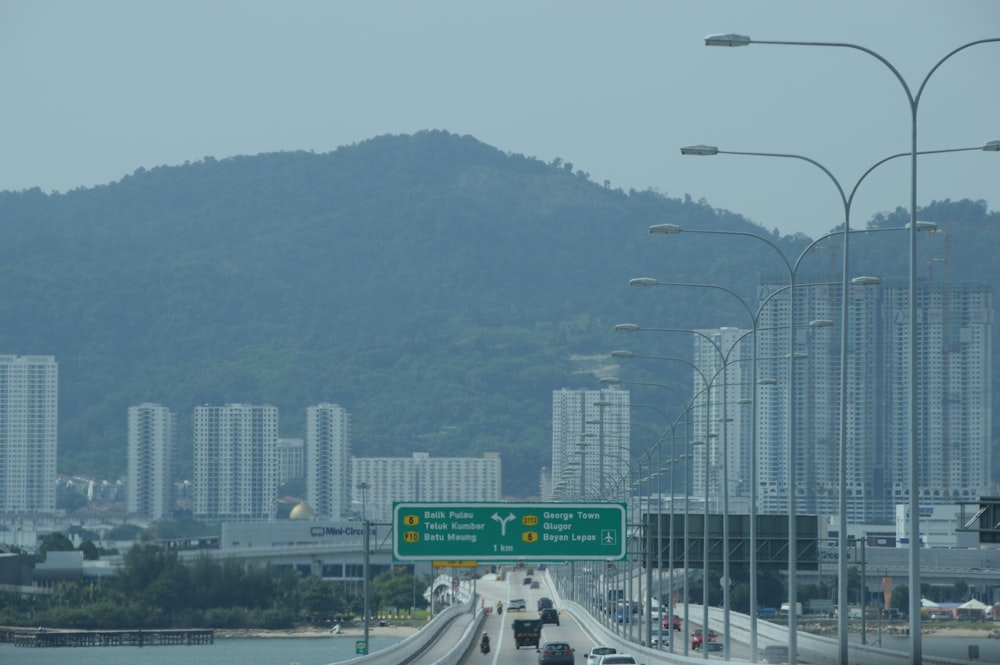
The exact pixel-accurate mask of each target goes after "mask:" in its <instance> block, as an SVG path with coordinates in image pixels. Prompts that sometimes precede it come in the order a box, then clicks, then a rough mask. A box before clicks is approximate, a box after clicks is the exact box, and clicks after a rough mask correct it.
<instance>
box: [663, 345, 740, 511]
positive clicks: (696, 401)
mask: <svg viewBox="0 0 1000 665" xmlns="http://www.w3.org/2000/svg"><path fill="white" fill-rule="evenodd" d="M750 333H751V331H748V330H742V329H740V328H718V329H709V330H695V331H694V335H693V337H694V362H693V365H694V382H693V386H694V392H693V396H692V400H691V405H690V407H689V408H690V414H688V422H690V423H691V437H692V438H691V440H692V441H695V442H698V443H699V444H700V445H698V446H697V447H695V448H693V449H692V450H691V451H688V453H689V454H690V455H691V465H690V467H691V469H692V471H691V481H692V483H691V492H692V494H693V495H694V496H696V497H703V496H705V491H706V487H705V485H706V483H708V488H707V489H708V497H709V505H710V507H711V508H712V509H713V510H721V503H720V502H718V501H717V499H718V498H719V497H721V496H722V487H723V485H724V481H725V483H728V487H729V496H730V498H733V497H749V496H750V463H751V455H752V454H753V450H752V440H753V437H752V432H753V430H752V428H753V412H752V411H751V408H752V405H753V400H752V397H753V363H752V360H753V336H752V335H751V334H750ZM684 452H685V451H684V450H678V451H672V452H670V453H668V454H670V455H681V454H683V453H684ZM744 505H745V504H744Z"/></svg>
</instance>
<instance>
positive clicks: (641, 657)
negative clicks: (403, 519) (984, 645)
mask: <svg viewBox="0 0 1000 665" xmlns="http://www.w3.org/2000/svg"><path fill="white" fill-rule="evenodd" d="M525 576H526V575H525V571H524V570H516V571H513V572H508V574H507V575H505V577H504V579H496V580H494V579H482V580H479V581H478V582H477V584H476V590H475V591H476V596H475V598H473V599H472V600H470V601H469V602H466V603H464V604H463V605H461V606H455V607H452V608H449V610H448V611H447V612H449V613H450V614H449V615H447V616H446V615H445V613H442V614H441V615H439V617H437V618H436V619H435V621H442V622H443V621H444V620H447V621H448V625H447V627H445V628H442V627H441V626H443V625H444V624H443V623H442V624H441V625H439V626H437V627H435V626H434V622H432V623H431V624H429V625H428V627H427V628H425V629H423V630H421V631H420V633H418V635H420V634H423V633H425V632H426V633H427V635H425V636H424V637H425V638H426V639H425V641H426V643H427V644H430V645H432V646H426V645H425V648H424V649H423V650H421V651H419V652H415V653H413V654H409V655H408V656H407V658H405V659H404V658H401V656H403V655H404V654H403V653H401V652H396V653H394V654H390V653H384V655H383V652H379V653H376V654H373V655H371V656H368V657H365V658H364V659H363V661H364V663H365V664H366V665H367V664H371V663H376V665H388V664H389V663H392V664H393V665H401V664H403V663H405V664H406V665H468V664H475V665H534V664H535V663H537V662H538V654H537V653H536V652H535V650H533V649H516V648H515V646H514V643H513V632H512V630H511V620H512V619H515V618H519V617H522V616H524V617H531V618H534V617H536V616H537V611H536V608H537V600H538V598H540V597H542V596H547V597H550V598H552V599H553V601H554V603H555V606H556V608H557V609H558V610H559V612H560V624H559V625H558V626H554V625H546V626H545V627H544V628H543V630H542V642H546V641H560V642H568V643H569V644H570V645H571V646H572V647H573V648H574V649H575V650H576V662H577V663H583V657H584V654H585V653H586V652H587V650H589V649H590V647H592V646H595V645H598V644H605V645H610V646H613V647H615V648H616V649H618V650H619V652H624V653H631V654H634V655H635V656H636V657H637V658H636V660H637V661H638V662H639V663H643V664H645V665H660V664H680V665H694V664H696V663H699V662H702V663H704V662H705V660H715V661H722V660H723V657H722V654H721V653H720V652H709V653H708V655H707V657H706V655H704V654H702V653H701V652H700V651H693V650H689V655H687V656H685V655H683V647H682V645H681V643H680V641H679V639H677V638H676V637H675V638H674V639H675V640H676V642H675V645H674V650H675V653H670V651H669V647H668V646H664V647H663V648H662V649H653V648H649V647H647V646H644V645H643V644H640V643H638V642H636V641H630V640H629V639H628V636H627V633H626V631H621V630H616V629H615V626H614V625H613V624H609V625H605V624H604V623H602V621H601V620H600V618H599V617H595V616H593V615H591V614H590V613H589V611H588V610H587V609H586V608H584V607H583V606H581V605H579V604H577V603H575V602H572V601H570V600H566V599H564V598H562V597H561V595H560V594H559V591H558V589H557V588H556V587H555V585H554V584H553V583H552V580H551V578H550V577H549V575H548V573H547V572H545V573H542V572H539V573H538V574H536V575H535V576H533V578H532V579H533V580H535V581H538V582H539V588H537V589H532V588H531V585H530V584H524V577H525ZM514 598H523V599H524V600H525V603H526V606H527V609H526V611H525V612H504V613H503V614H501V615H497V614H496V612H487V611H486V610H485V608H493V607H494V606H495V605H496V602H497V601H498V600H499V601H501V602H503V604H504V607H506V606H507V604H508V602H509V601H510V600H512V599H514ZM689 615H690V617H691V618H692V622H691V625H692V626H697V623H695V622H694V621H693V619H694V618H696V617H701V616H702V607H701V606H699V605H690V606H689ZM722 621H723V614H722V610H721V609H720V608H709V622H710V625H714V626H721V625H722ZM757 627H758V646H759V647H760V648H761V649H763V648H764V647H766V646H768V645H784V644H787V628H786V627H784V626H781V625H778V624H774V623H770V622H767V621H758V622H757ZM483 631H485V632H487V633H488V634H489V636H490V640H491V643H492V646H493V648H492V650H491V653H490V654H489V655H487V656H483V655H482V654H481V653H480V652H479V649H478V644H479V636H480V635H481V634H482V632H483ZM671 633H672V635H671V637H673V636H679V633H676V632H674V631H671ZM414 637H416V636H414ZM410 639H413V638H410ZM730 641H731V654H730V659H729V660H728V661H727V662H729V663H734V664H737V665H743V664H747V663H752V662H754V660H753V659H752V658H751V654H750V653H749V646H748V645H749V642H750V617H748V616H746V615H743V614H737V613H731V614H730ZM401 644H405V642H404V643H401ZM798 650H799V662H800V663H806V664H810V665H836V663H837V662H838V656H837V640H836V638H832V637H823V636H817V635H811V634H808V633H801V632H800V633H799V636H798ZM386 651H387V652H388V650H386ZM348 662H349V663H351V664H355V665H360V664H361V662H362V659H356V660H352V661H348ZM757 662H761V661H760V659H759V658H758V660H757ZM849 662H850V663H852V665H894V664H897V663H898V664H899V665H904V664H906V663H909V654H908V653H904V652H901V651H892V650H888V649H880V648H877V647H875V646H872V645H862V644H860V643H855V642H852V643H851V644H850V654H849ZM968 662H969V661H967V660H953V659H943V658H934V657H929V656H928V655H927V654H926V653H924V659H923V663H925V664H926V665H960V664H962V663H965V664H966V665H967V664H968Z"/></svg>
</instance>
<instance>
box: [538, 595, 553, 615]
mask: <svg viewBox="0 0 1000 665" xmlns="http://www.w3.org/2000/svg"><path fill="white" fill-rule="evenodd" d="M550 607H554V605H553V604H552V599H551V598H548V597H546V596H542V597H541V598H539V599H538V611H539V612H541V611H542V610H547V609H548V608H550Z"/></svg>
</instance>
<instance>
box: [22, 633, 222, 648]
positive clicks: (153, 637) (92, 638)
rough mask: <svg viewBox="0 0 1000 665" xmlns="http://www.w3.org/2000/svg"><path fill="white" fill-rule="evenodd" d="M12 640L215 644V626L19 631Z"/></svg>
mask: <svg viewBox="0 0 1000 665" xmlns="http://www.w3.org/2000/svg"><path fill="white" fill-rule="evenodd" d="M10 638H11V639H10V641H11V642H13V643H14V646H17V647H153V646H165V645H192V644H214V643H215V631H214V630H211V629H199V630H191V629H184V628H182V629H172V630H157V629H152V630H58V629H43V630H24V629H21V630H15V631H14V632H13V634H12V635H10Z"/></svg>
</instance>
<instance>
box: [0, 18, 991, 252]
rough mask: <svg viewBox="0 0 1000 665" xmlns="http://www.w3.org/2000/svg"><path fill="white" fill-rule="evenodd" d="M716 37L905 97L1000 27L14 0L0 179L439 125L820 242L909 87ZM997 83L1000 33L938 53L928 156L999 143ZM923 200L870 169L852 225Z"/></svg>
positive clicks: (117, 168) (930, 85) (928, 163)
mask: <svg viewBox="0 0 1000 665" xmlns="http://www.w3.org/2000/svg"><path fill="white" fill-rule="evenodd" d="M721 32H735V33H740V34H745V35H749V36H750V37H751V38H752V39H755V40H765V41H813V42H816V41H819V42H838V43H850V44H856V45H858V46H863V47H865V48H867V49H870V50H871V51H874V52H876V53H877V54H878V55H880V56H882V57H883V58H884V59H885V60H886V61H888V62H889V63H890V64H891V65H892V66H893V67H894V68H895V69H896V70H897V71H898V72H899V73H900V76H901V77H902V78H903V80H904V81H905V82H906V84H907V86H908V87H909V88H910V90H911V93H912V94H913V95H916V94H917V91H918V90H920V88H921V85H922V84H923V82H924V80H925V77H927V76H928V74H929V73H930V72H931V71H932V70H933V68H934V66H935V64H937V63H938V61H939V60H941V59H942V58H944V57H945V56H946V55H948V53H950V52H951V51H952V50H954V49H956V48H958V47H960V46H962V45H963V44H966V43H968V42H971V41H975V40H979V39H987V38H996V37H1000V2H998V1H997V0H878V1H877V2H872V1H871V0H823V1H818V0H769V1H766V2H765V1H763V0H761V1H755V0H713V1H711V2H709V1H705V0H659V1H653V0H630V1H629V2H608V1H601V2H598V1H593V0H549V1H543V0H504V1H503V2H470V1H468V0H448V1H445V0H424V1H421V2H416V1H414V0H365V1H362V0H353V1H350V2H347V1H342V2H337V1H333V0H330V1H314V0H282V1H278V0H213V1H210V2H205V1H204V0H170V1H161V2H153V1H144V0H88V1H87V2H80V1H79V0H0V95H2V103H0V190H15V191H18V190H23V189H29V188H33V187H39V188H41V189H42V190H43V191H46V192H51V191H58V192H65V191H68V190H71V189H75V188H78V187H92V186H95V185H102V184H107V183H110V182H114V181H117V180H120V179H121V178H122V177H124V176H125V175H128V174H130V173H132V172H134V171H135V170H136V169H138V168H146V169H149V168H152V167H155V166H162V165H178V164H183V163H185V162H189V161H190V162H194V161H198V160H200V159H202V158H204V157H206V156H212V157H215V158H216V159H222V158H225V157H230V156H234V155H254V154H259V153H266V152H276V151H293V150H308V151H314V152H319V153H322V152H329V151H332V150H335V149H337V148H338V147H340V146H343V145H350V144H353V143H357V142H360V141H364V140H366V139H369V138H372V137H375V136H381V135H385V134H410V133H414V132H418V131H421V130H428V129H434V130H446V131H449V132H453V133H456V134H461V135H471V136H473V137H475V138H476V139H478V140H480V141H482V142H484V143H486V144H489V145H491V146H494V147H496V148H498V149H499V150H502V151H504V152H509V153H519V154H523V155H526V156H529V157H536V158H538V159H541V160H543V161H546V162H551V161H552V160H554V159H556V158H558V159H561V160H563V161H564V162H570V163H572V164H573V167H574V169H576V170H581V171H585V172H587V173H588V174H590V177H591V179H592V180H593V181H595V182H598V183H604V182H607V183H608V184H609V185H610V186H612V187H621V188H623V189H625V190H629V189H636V190H647V189H653V190H656V191H658V192H661V193H663V194H665V195H667V196H670V197H683V196H685V195H690V196H691V197H692V198H693V199H695V200H705V201H706V202H707V203H708V204H710V205H712V206H713V207H716V208H722V209H726V210H730V211H732V212H736V213H739V214H742V215H744V216H745V217H747V218H749V219H751V220H752V221H754V222H756V223H758V224H760V225H761V226H763V227H765V228H766V229H767V230H771V229H778V230H780V231H781V232H782V233H796V232H801V233H805V234H807V235H809V236H810V237H813V238H815V237H817V236H819V235H821V234H823V233H825V232H827V231H829V230H830V229H832V228H834V227H835V226H836V225H838V224H840V223H842V222H843V221H844V217H845V206H844V202H843V200H842V199H841V197H840V195H839V194H838V191H837V185H839V186H840V188H841V189H843V190H844V192H845V194H849V193H850V191H851V190H852V188H853V187H854V186H855V184H856V183H857V182H858V180H859V179H860V178H861V176H862V174H863V173H864V172H865V171H866V170H867V169H868V168H869V167H871V166H873V165H874V164H875V163H876V162H878V161H879V160H881V159H883V158H885V157H888V156H890V155H893V154H896V153H902V152H909V150H910V136H911V127H912V125H911V120H910V119H911V113H910V108H911V107H910V103H909V101H908V99H907V94H906V91H905V89H904V87H903V85H901V83H900V82H899V80H897V78H896V77H895V76H894V74H893V73H892V71H891V69H890V68H889V67H887V66H886V65H884V64H883V63H882V62H880V61H879V60H878V59H877V58H875V57H873V56H872V55H869V54H867V53H865V52H862V51H860V50H857V49H853V48H831V47H805V46H788V45H767V44H752V45H750V46H748V47H743V48H715V47H706V46H705V45H704V37H705V36H706V35H708V34H712V33H721ZM998 83H1000V43H988V44H981V45H978V46H974V47H971V48H969V49H965V50H963V51H961V52H959V53H957V54H956V55H954V56H953V57H951V58H949V59H948V60H947V61H946V62H944V64H942V65H941V66H940V67H939V68H938V69H937V70H936V71H935V72H934V73H933V75H932V76H931V77H930V78H929V79H928V80H927V85H926V86H925V87H924V89H923V92H922V93H921V95H920V97H919V103H918V104H917V109H918V113H917V119H918V120H917V136H918V142H919V144H918V146H919V149H921V150H940V149H951V148H966V147H973V146H978V145H981V144H983V143H985V142H986V141H990V140H996V139H1000V84H998ZM692 144H709V145H715V146H718V147H719V148H720V149H722V150H726V151H737V152H766V153H780V154H792V155H799V156H802V157H806V158H808V159H811V160H814V162H816V163H818V164H819V165H821V166H822V167H824V168H825V169H827V170H828V171H829V173H830V175H829V176H828V175H826V174H824V172H823V171H822V170H821V169H819V168H816V166H815V164H813V163H810V162H806V161H803V160H800V159H783V158H775V157H760V156H736V155H719V156H716V157H690V156H688V157H684V156H682V155H681V154H680V150H679V149H680V148H681V147H682V146H685V145H692ZM918 178H919V180H918V182H919V186H918V204H919V205H925V204H927V203H930V202H931V201H934V200H943V199H951V200H960V199H965V198H968V199H973V200H985V201H986V202H987V204H988V206H989V209H990V210H997V209H998V206H1000V153H996V152H993V153H987V152H980V151H971V152H962V153H956V154H946V155H935V156H928V157H925V158H922V159H921V160H920V165H919V170H918ZM909 191H910V170H909V162H908V160H907V159H896V160H893V161H891V162H888V163H886V164H884V165H883V166H881V167H879V168H878V169H876V171H874V172H873V173H872V174H871V175H870V176H869V177H867V178H865V179H864V182H863V183H862V184H861V186H860V187H859V189H858V193H857V195H856V197H855V198H854V200H853V202H852V205H851V207H850V220H851V223H852V226H855V227H860V226H863V225H864V224H865V223H866V222H867V220H868V219H870V218H871V216H872V215H874V214H876V213H879V212H890V211H892V210H894V209H896V208H897V207H906V206H908V205H909ZM663 221H665V222H669V221H670V220H663ZM932 221H937V222H938V223H943V222H945V221H946V220H932Z"/></svg>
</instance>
